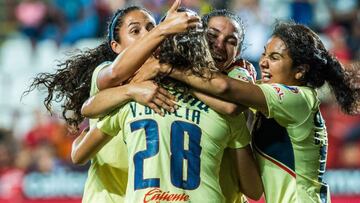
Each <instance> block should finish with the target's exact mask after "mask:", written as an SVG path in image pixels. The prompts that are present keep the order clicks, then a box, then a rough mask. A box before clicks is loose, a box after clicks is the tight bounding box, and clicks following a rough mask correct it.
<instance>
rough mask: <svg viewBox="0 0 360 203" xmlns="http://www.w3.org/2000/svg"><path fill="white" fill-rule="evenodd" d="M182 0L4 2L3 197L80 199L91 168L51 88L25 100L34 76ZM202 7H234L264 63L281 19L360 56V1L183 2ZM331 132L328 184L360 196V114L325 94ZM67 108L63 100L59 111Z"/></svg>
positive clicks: (0, 68)
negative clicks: (129, 10) (47, 101)
mask: <svg viewBox="0 0 360 203" xmlns="http://www.w3.org/2000/svg"><path fill="white" fill-rule="evenodd" d="M171 3H172V0H134V1H132V0H22V1H20V0H0V98H1V99H0V112H1V113H0V203H3V202H15V203H17V202H19V203H21V202H26V203H28V202H32V203H33V202H55V203H56V202H58V203H60V202H61V203H68V202H69V203H70V202H80V199H81V195H82V190H83V186H84V182H85V179H86V176H87V173H86V171H87V167H88V166H83V167H75V166H73V165H72V164H71V163H70V159H69V155H70V150H71V143H72V140H73V139H74V136H72V135H69V134H68V132H67V129H66V126H65V125H64V122H63V121H62V120H61V119H60V116H59V115H52V116H51V115H49V114H48V113H46V111H45V109H44V107H43V104H42V100H43V98H44V95H45V94H44V92H40V91H34V92H32V93H30V94H29V95H28V96H26V97H24V98H23V99H22V100H20V98H21V95H22V92H23V91H25V90H26V88H27V87H28V86H29V84H30V81H31V78H32V77H34V76H35V75H36V74H37V73H39V72H45V71H46V72H51V71H53V69H54V68H55V67H56V60H62V59H64V58H66V53H67V52H69V51H73V50H75V49H79V48H80V49H82V48H85V47H89V48H93V47H95V46H97V45H98V44H99V43H100V41H101V40H102V39H101V38H102V36H103V35H104V30H105V29H106V25H107V24H106V21H107V20H108V18H109V16H111V14H112V13H113V12H114V11H115V10H116V9H117V8H121V7H124V6H126V5H130V4H138V5H143V6H144V7H146V8H148V9H149V10H151V11H152V12H154V15H155V17H156V18H157V20H158V19H159V18H160V16H162V15H163V13H164V12H165V11H166V10H167V8H168V6H169V5H170V4H171ZM182 5H183V6H185V7H189V8H192V9H194V10H196V11H198V12H199V13H201V14H204V13H206V12H208V11H210V10H211V9H212V8H227V9H231V10H233V11H234V12H236V13H237V14H239V15H240V16H241V17H242V19H243V20H244V22H245V25H246V37H245V38H246V40H245V47H244V51H243V53H242V56H243V57H244V58H246V59H248V60H250V61H251V62H253V63H254V64H255V65H257V62H256V61H257V60H258V58H259V56H260V55H261V53H262V51H263V46H264V45H265V43H266V40H267V38H268V36H269V34H270V32H271V25H272V24H273V22H274V21H275V19H294V20H295V21H297V22H301V23H304V24H307V25H308V26H310V27H312V28H313V29H314V30H316V31H317V32H318V33H319V34H320V36H321V38H322V39H323V41H324V42H325V44H326V46H327V47H328V48H329V49H330V50H331V51H332V53H333V54H335V55H336V56H337V57H338V58H339V59H340V60H341V61H342V62H343V63H344V64H351V63H353V62H355V61H359V60H360V1H359V0H210V1H206V0H182ZM320 95H321V99H322V100H323V104H322V113H323V116H324V117H325V120H326V124H327V127H328V132H329V149H328V164H327V168H328V170H327V173H326V181H327V183H328V184H329V185H330V189H331V194H332V201H333V202H360V115H356V116H347V115H344V114H343V113H341V112H340V111H339V110H338V107H337V106H336V105H335V104H334V102H333V98H332V97H330V96H328V91H327V90H326V88H324V89H323V90H322V91H321V94H320ZM59 106H60V105H55V106H54V107H55V108H57V109H59V108H60V107H59Z"/></svg>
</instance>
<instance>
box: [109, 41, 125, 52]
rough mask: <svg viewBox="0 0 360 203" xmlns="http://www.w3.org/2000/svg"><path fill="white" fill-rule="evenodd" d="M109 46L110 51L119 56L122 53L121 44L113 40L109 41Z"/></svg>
mask: <svg viewBox="0 0 360 203" xmlns="http://www.w3.org/2000/svg"><path fill="white" fill-rule="evenodd" d="M110 46H111V49H112V50H113V52H115V53H117V54H119V53H120V52H121V51H122V46H121V44H120V43H118V42H116V41H114V40H111V43H110Z"/></svg>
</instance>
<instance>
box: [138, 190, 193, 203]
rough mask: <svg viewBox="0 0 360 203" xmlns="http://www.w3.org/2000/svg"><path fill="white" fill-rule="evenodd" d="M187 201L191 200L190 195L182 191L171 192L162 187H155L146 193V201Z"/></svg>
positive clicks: (147, 202)
mask: <svg viewBox="0 0 360 203" xmlns="http://www.w3.org/2000/svg"><path fill="white" fill-rule="evenodd" d="M160 201H161V202H175V201H176V202H187V201H189V195H187V194H185V193H182V194H177V193H170V192H169V191H167V192H164V191H162V190H161V189H160V188H153V189H151V190H149V191H148V192H147V193H146V194H145V195H144V201H143V202H144V203H150V202H160Z"/></svg>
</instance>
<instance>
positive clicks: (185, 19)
mask: <svg viewBox="0 0 360 203" xmlns="http://www.w3.org/2000/svg"><path fill="white" fill-rule="evenodd" d="M180 4H181V1H180V0H175V1H174V3H173V5H172V6H171V8H170V9H169V10H168V11H167V13H166V18H165V20H164V21H163V22H161V23H160V24H159V25H158V27H159V29H161V30H163V31H164V33H165V34H167V35H171V34H176V33H181V32H186V31H187V30H189V29H190V28H194V27H201V23H200V17H199V16H196V15H192V14H190V13H188V12H177V9H178V8H179V7H180Z"/></svg>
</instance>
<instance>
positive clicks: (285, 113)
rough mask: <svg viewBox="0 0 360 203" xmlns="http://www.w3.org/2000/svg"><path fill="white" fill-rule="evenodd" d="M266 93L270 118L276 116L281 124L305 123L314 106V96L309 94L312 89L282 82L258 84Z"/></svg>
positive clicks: (285, 125)
mask: <svg viewBox="0 0 360 203" xmlns="http://www.w3.org/2000/svg"><path fill="white" fill-rule="evenodd" d="M258 86H259V87H260V88H261V90H262V92H263V93H264V95H265V98H266V103H267V107H268V115H267V117H268V118H274V119H275V120H276V121H277V122H278V123H279V124H280V125H282V126H284V127H289V126H291V125H299V124H301V123H303V122H304V121H305V120H306V119H307V118H308V116H309V115H310V113H311V111H312V108H313V106H314V102H315V100H314V99H311V98H314V97H311V95H307V94H309V93H311V91H310V92H309V91H307V90H305V91H303V89H301V88H299V87H297V86H285V85H282V84H260V85H258Z"/></svg>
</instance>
